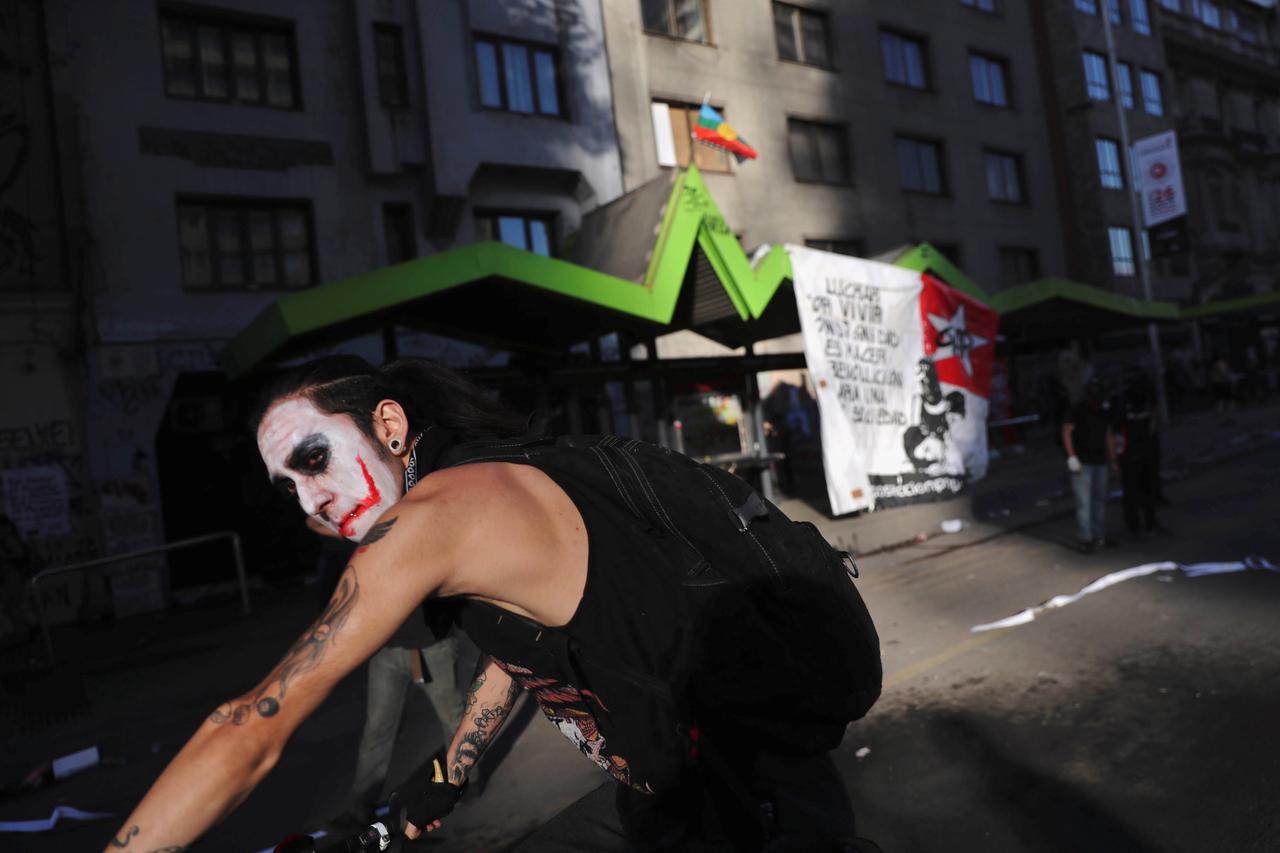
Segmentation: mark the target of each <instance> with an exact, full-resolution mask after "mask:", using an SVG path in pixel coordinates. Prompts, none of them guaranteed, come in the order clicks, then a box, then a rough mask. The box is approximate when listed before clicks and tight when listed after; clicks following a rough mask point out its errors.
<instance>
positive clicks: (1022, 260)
mask: <svg viewBox="0 0 1280 853" xmlns="http://www.w3.org/2000/svg"><path fill="white" fill-rule="evenodd" d="M996 254H997V263H998V266H999V269H1000V286H1001V287H1002V288H1009V287H1015V286H1017V285H1019V284H1026V283H1027V282H1029V281H1035V280H1036V279H1038V278H1039V277H1040V253H1039V252H1037V251H1036V250H1035V249H1021V248H1016V247H1013V246H1001V247H1000V248H998V249H997V250H996Z"/></svg>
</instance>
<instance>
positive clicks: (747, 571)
mask: <svg viewBox="0 0 1280 853" xmlns="http://www.w3.org/2000/svg"><path fill="white" fill-rule="evenodd" d="M490 460H493V461H511V462H524V463H526V464H531V465H534V466H536V467H538V468H540V469H542V470H543V471H545V472H546V473H547V474H548V475H549V476H551V477H552V478H553V479H555V480H557V482H561V483H564V482H574V483H577V484H586V486H587V487H588V488H590V489H591V492H592V494H594V495H598V496H600V497H601V499H605V498H606V496H607V497H608V498H611V499H612V500H613V502H614V504H615V507H614V508H613V509H614V510H616V511H618V512H622V513H626V514H629V515H630V516H633V517H634V518H635V519H637V521H638V522H639V523H640V524H642V525H644V526H645V527H646V528H651V529H652V534H653V535H654V536H656V537H658V540H659V543H660V547H661V548H662V550H663V552H664V554H673V555H675V556H676V559H672V560H664V561H663V563H664V567H665V568H664V569H663V571H664V572H667V573H669V576H664V577H663V578H662V580H661V583H660V585H659V586H660V588H661V589H662V591H663V593H662V594H663V595H664V596H665V600H664V601H663V602H662V606H661V607H660V608H650V609H661V610H662V611H663V614H662V615H663V617H664V618H667V619H668V620H669V621H668V622H667V623H665V626H675V627H671V628H670V630H671V631H679V632H680V633H681V636H682V638H683V642H681V644H680V648H681V650H680V651H679V652H678V653H675V654H673V655H671V659H670V660H668V661H665V662H664V663H663V665H662V667H661V668H662V670H663V671H661V672H657V673H655V672H654V671H642V670H643V668H641V667H637V666H634V665H633V664H632V663H631V662H630V661H629V660H628V659H626V658H627V657H628V656H627V655H626V654H625V653H622V652H619V650H617V649H611V648H607V647H603V646H605V645H606V644H603V643H600V642H591V643H583V642H580V638H576V637H574V636H572V634H571V633H570V632H561V634H562V635H556V636H551V637H548V636H547V632H546V631H543V630H541V629H540V627H539V626H533V625H521V624H520V620H518V619H505V620H501V621H502V623H503V624H502V627H501V629H500V630H502V631H508V630H509V631H511V632H519V631H528V632H530V636H529V637H527V638H525V644H526V645H528V642H529V641H532V640H534V639H536V640H537V644H538V646H539V647H541V648H546V649H554V650H555V651H554V652H550V651H549V652H548V654H554V656H555V657H556V659H557V660H559V661H565V662H566V663H564V664H563V665H561V667H560V668H561V670H562V671H563V670H565V669H568V671H569V672H570V673H572V674H571V675H570V676H568V679H570V680H572V681H574V682H575V683H576V684H577V686H579V687H583V688H589V689H592V690H595V691H597V692H599V693H600V694H601V695H605V696H618V695H625V696H626V697H627V700H626V701H623V702H614V703H612V704H611V705H610V707H609V710H608V712H607V719H605V720H602V721H601V722H602V728H604V727H606V726H607V727H608V728H609V729H611V730H612V731H610V732H609V733H608V734H609V736H610V737H611V738H613V739H614V740H615V742H618V743H620V744H623V745H625V746H626V748H627V749H628V754H632V755H637V754H642V753H643V754H647V755H648V758H649V760H650V761H654V762H655V763H657V761H656V759H657V756H656V755H655V753H660V752H667V751H668V750H667V744H665V743H655V742H654V739H653V738H652V736H651V735H650V736H648V737H640V736H637V735H636V731H637V730H639V729H648V730H652V729H654V728H655V727H656V728H657V729H659V730H661V729H665V728H666V727H667V726H671V727H673V728H674V729H675V732H674V733H678V734H679V735H680V736H681V740H682V742H683V746H684V747H685V748H686V754H687V751H688V749H687V748H688V747H689V746H691V744H690V743H689V742H690V740H696V739H697V737H698V736H699V735H698V731H697V730H699V729H700V730H702V731H703V732H706V733H710V732H715V733H716V739H717V741H718V742H720V743H741V742H749V743H759V744H761V745H770V746H772V748H775V749H779V750H785V751H788V752H790V753H791V754H804V755H815V754H819V753H822V752H826V751H829V750H831V749H834V748H835V747H836V746H837V745H838V744H839V743H840V741H841V739H842V738H843V736H844V731H845V727H846V726H847V725H848V723H849V722H851V721H853V720H857V719H859V718H861V717H862V716H863V715H865V714H866V713H867V711H868V710H869V709H870V708H871V706H872V705H873V704H874V703H875V701H876V699H877V698H878V697H879V695H880V687H881V677H882V672H881V663H880V645H879V639H878V637H877V635H876V631H875V626H874V625H873V624H872V621H871V617H870V614H869V613H868V612H867V608H866V606H865V605H864V604H863V601H862V598H861V596H860V595H859V594H858V591H857V589H856V588H855V587H854V584H853V577H855V576H856V569H854V567H853V561H852V559H851V558H850V557H849V555H848V554H846V553H844V552H841V551H837V550H836V549H834V548H832V547H831V546H830V545H829V544H828V543H827V542H826V540H825V539H823V537H822V535H821V534H820V533H819V532H818V529H817V528H816V527H815V526H814V525H812V524H809V523H797V522H793V521H792V520H791V519H789V518H787V516H786V515H784V514H783V513H782V512H781V511H780V510H779V509H778V508H777V507H776V506H774V505H773V504H772V503H770V502H769V501H767V500H765V499H764V498H762V497H761V496H760V495H759V494H758V493H757V492H756V491H755V490H754V489H752V488H751V487H750V486H749V485H748V484H747V483H746V482H744V481H743V480H742V479H740V478H739V477H736V476H734V475H733V474H730V473H728V472H726V471H723V470H721V469H719V468H715V467H713V466H709V465H704V464H701V463H699V462H696V461H694V460H693V459H690V458H689V457H687V456H685V455H683V454H680V453H676V452H673V451H671V450H668V449H665V448H661V447H656V446H654V445H651V444H647V443H645V442H641V441H637V440H635V439H623V438H619V437H617V436H566V437H560V438H556V439H539V440H534V441H526V442H520V443H509V444H505V445H497V444H494V443H472V444H466V445H460V446H457V447H455V448H453V449H452V450H451V451H450V452H449V453H447V454H446V460H445V461H444V464H445V465H456V464H465V463H467V462H479V461H490ZM672 566H675V567H678V569H673V568H671V567H672ZM465 625H466V620H465V619H464V626H465ZM571 625H572V623H571ZM490 627H492V626H490ZM534 630H537V634H536V637H535V635H533V634H532V633H531V632H532V631H534ZM549 630H550V631H552V632H556V631H558V629H549ZM663 630H666V627H664V628H663ZM511 636H512V637H513V638H515V639H519V638H518V637H516V635H515V634H514V633H513V634H512V635H511ZM499 639H500V638H499ZM477 642H479V639H478V638H477ZM481 648H484V643H481ZM513 648H514V646H513ZM486 651H487V649H486ZM623 651H624V652H625V650H623ZM547 665H548V666H553V665H555V664H553V663H552V662H550V660H549V659H548V664H547ZM649 669H650V670H652V669H653V667H650V668H649ZM655 676H656V677H655ZM693 748H694V751H696V745H694V747H693Z"/></svg>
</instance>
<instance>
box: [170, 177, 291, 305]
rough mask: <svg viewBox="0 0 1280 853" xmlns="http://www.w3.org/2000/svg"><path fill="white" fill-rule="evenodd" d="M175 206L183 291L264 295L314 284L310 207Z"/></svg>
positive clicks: (185, 202)
mask: <svg viewBox="0 0 1280 853" xmlns="http://www.w3.org/2000/svg"><path fill="white" fill-rule="evenodd" d="M177 207H178V246H179V248H180V250H181V252H182V286H183V287H185V288H188V289H191V290H213V289H234V290H265V289H287V288H298V287H308V286H310V285H311V284H312V283H313V282H314V281H315V271H314V263H313V259H312V251H311V247H312V245H313V240H312V237H311V206H310V205H309V204H306V203H304V202H293V201H269V200H264V201H245V200H243V199H232V200H224V199H179V200H178V205H177Z"/></svg>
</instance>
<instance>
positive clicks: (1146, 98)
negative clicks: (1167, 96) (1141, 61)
mask: <svg viewBox="0 0 1280 853" xmlns="http://www.w3.org/2000/svg"><path fill="white" fill-rule="evenodd" d="M1138 76H1139V78H1141V80H1142V108H1143V109H1144V110H1146V111H1147V112H1148V113H1150V114H1151V115H1153V116H1162V115H1164V96H1163V95H1161V93H1160V75H1159V74H1157V73H1156V72H1154V71H1141V72H1139V73H1138Z"/></svg>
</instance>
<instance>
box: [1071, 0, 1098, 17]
mask: <svg viewBox="0 0 1280 853" xmlns="http://www.w3.org/2000/svg"><path fill="white" fill-rule="evenodd" d="M1072 5H1073V6H1075V10H1076V11H1077V12H1081V13H1083V14H1085V15H1096V14H1098V0H1075V2H1074V3H1073V4H1072Z"/></svg>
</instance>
